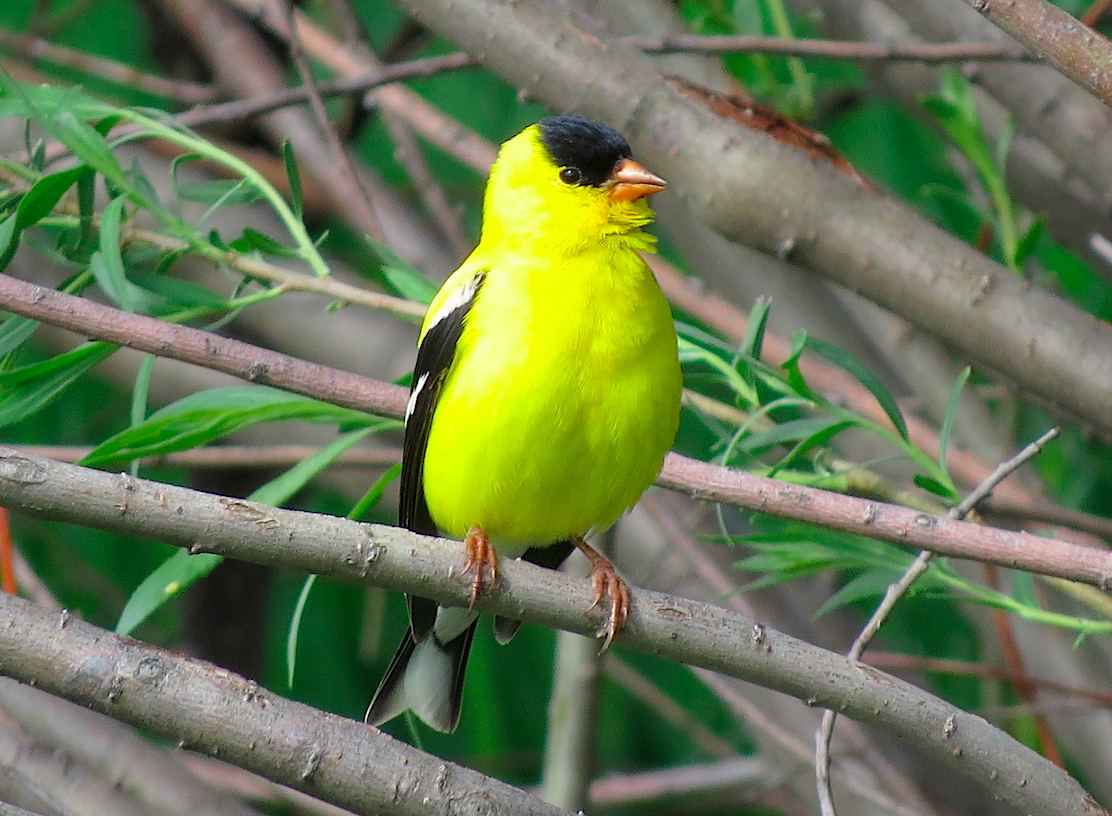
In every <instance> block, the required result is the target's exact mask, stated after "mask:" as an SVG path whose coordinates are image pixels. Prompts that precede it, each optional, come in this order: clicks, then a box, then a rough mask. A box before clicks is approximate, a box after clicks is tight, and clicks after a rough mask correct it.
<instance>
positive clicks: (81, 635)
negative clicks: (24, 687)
mask: <svg viewBox="0 0 1112 816" xmlns="http://www.w3.org/2000/svg"><path fill="white" fill-rule="evenodd" d="M0 622H2V623H0V629H2V631H0V672H2V673H3V674H6V675H8V676H9V677H14V678H16V679H17V680H22V681H23V682H25V683H34V684H35V685H36V686H38V687H39V688H41V689H43V690H45V691H49V692H51V693H53V694H57V695H59V696H61V697H65V698H66V699H68V700H73V701H74V702H76V703H80V704H81V705H85V706H88V707H89V708H92V709H95V710H96V711H100V712H102V713H104V714H108V715H109V716H111V717H114V718H116V719H118V720H122V721H124V722H127V723H131V724H132V725H135V726H137V727H139V728H142V729H144V730H146V731H149V732H151V733H153V734H157V735H159V736H161V737H164V738H165V739H167V740H169V741H171V742H174V743H177V744H178V745H181V746H182V747H188V748H190V749H193V750H195V751H200V752H203V753H208V754H212V755H214V756H219V757H221V758H222V759H224V760H227V761H229V762H233V763H235V764H236V765H239V766H241V767H244V768H248V769H250V770H252V771H255V772H257V773H260V774H262V775H264V776H266V777H268V778H270V779H273V780H274V781H276V782H281V783H283V784H286V785H289V786H291V787H294V788H298V789H300V790H303V791H306V792H308V793H311V794H313V795H314V796H317V797H319V798H321V799H326V800H328V801H331V802H333V803H335V804H337V805H340V806H341V807H346V808H349V809H352V810H355V811H357V812H359V813H391V814H398V815H399V816H404V815H406V814H408V816H432V814H439V813H446V812H482V813H489V814H491V816H495V814H501V815H502V816H511V814H512V816H517V814H534V815H535V816H559V814H561V813H562V811H560V810H559V809H557V808H554V807H552V806H550V805H546V804H544V803H543V802H541V801H540V800H539V799H537V798H535V797H533V796H531V795H529V794H527V793H525V792H524V791H522V790H519V789H517V788H514V787H512V786H510V785H507V784H504V783H502V782H498V781H497V780H494V779H490V778H488V777H485V776H483V775H482V774H480V773H478V772H477V771H473V770H471V769H470V768H464V767H462V766H459V765H455V764H452V763H449V762H445V761H444V760H442V759H438V758H437V757H434V756H430V755H429V754H426V753H424V752H422V751H418V750H417V749H415V748H411V747H410V746H408V745H406V744H405V743H402V742H399V741H397V740H395V739H393V738H392V737H390V736H388V735H386V734H384V733H382V732H381V731H379V730H378V729H375V728H368V727H367V726H365V725H363V723H360V722H356V721H354V720H349V719H347V718H344V717H340V716H338V715H336V714H326V713H323V712H321V711H318V710H317V709H314V708H311V707H310V706H307V705H304V704H302V703H297V702H294V701H292V700H287V699H285V698H283V697H279V696H277V695H275V694H271V693H270V692H269V691H266V690H265V689H261V688H260V687H259V686H258V684H257V683H254V682H252V681H250V680H247V679H246V678H244V677H241V676H239V675H237V674H233V673H232V672H229V671H227V670H225V669H221V668H219V667H217V666H213V665H212V664H210V663H205V662H203V661H200V660H195V659H191V658H186V657H180V656H178V655H174V654H171V653H169V652H164V651H162V650H161V649H155V648H153V647H151V646H147V645H145V644H142V643H139V642H137V641H134V640H131V639H130V638H121V637H117V636H116V635H113V634H112V633H111V632H106V631H104V630H103V629H99V628H97V627H95V626H93V625H92V624H89V623H86V622H84V621H82V620H80V619H78V618H74V617H73V616H72V615H70V614H69V613H67V612H62V613H61V615H60V616H59V613H58V612H57V611H55V610H50V609H46V608H44V607H41V606H37V605H35V604H33V603H31V602H30V601H25V600H23V599H22V598H16V597H13V596H11V595H7V594H4V593H0Z"/></svg>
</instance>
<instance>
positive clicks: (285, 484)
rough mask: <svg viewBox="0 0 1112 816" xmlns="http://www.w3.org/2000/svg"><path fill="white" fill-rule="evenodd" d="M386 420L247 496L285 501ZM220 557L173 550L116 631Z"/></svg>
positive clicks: (135, 597)
mask: <svg viewBox="0 0 1112 816" xmlns="http://www.w3.org/2000/svg"><path fill="white" fill-rule="evenodd" d="M387 422H388V421H387V420H382V421H381V422H380V423H379V427H378V428H367V429H366V430H363V431H358V432H356V433H353V434H349V435H347V436H345V437H343V438H341V439H337V440H335V441H334V442H333V443H332V444H331V445H328V446H327V447H325V448H323V449H322V450H320V451H317V452H316V453H314V454H313V455H312V456H309V457H308V458H306V459H304V460H302V461H301V462H298V463H297V464H296V465H294V466H293V467H292V468H290V469H289V470H287V471H286V472H285V473H283V474H282V475H280V476H279V477H278V478H276V479H273V480H271V481H269V482H267V483H266V484H264V485H263V486H261V487H260V488H258V489H257V490H255V491H254V492H253V493H252V494H251V495H250V496H248V497H247V498H248V499H250V500H251V501H257V502H261V503H262V504H270V505H281V504H284V503H285V502H286V501H287V500H289V498H290V497H291V496H293V494H294V493H296V492H297V491H298V490H300V489H301V488H303V487H304V486H305V485H306V484H307V483H308V482H309V480H310V479H312V478H313V477H314V476H316V475H317V474H318V473H320V472H321V471H322V470H324V468H326V467H328V465H330V464H331V463H332V462H333V461H335V459H336V457H337V456H339V455H340V454H341V453H343V452H344V451H346V450H347V449H348V448H350V447H351V446H352V445H354V444H355V443H356V442H358V441H359V440H361V439H364V438H366V437H367V436H368V435H370V434H371V433H373V432H374V431H375V430H379V429H381V428H383V427H386V425H387ZM222 560H223V559H222V558H221V557H220V556H216V555H189V554H188V553H187V552H186V551H184V550H182V551H181V552H177V553H174V555H172V556H171V557H170V558H169V560H167V561H166V562H165V563H164V564H162V566H160V567H159V568H158V569H156V570H155V571H154V572H152V573H151V574H150V575H148V576H147V577H146V578H145V579H144V580H143V582H142V583H141V584H140V585H139V587H138V588H137V589H136V590H135V592H133V593H132V595H131V597H130V598H129V599H128V602H127V604H126V605H125V607H124V611H123V613H122V614H121V615H120V622H119V623H118V624H117V625H116V631H117V632H120V634H127V633H128V632H130V631H131V630H132V629H134V628H135V627H136V626H138V625H139V624H140V623H142V622H143V621H145V620H146V619H147V618H148V617H150V615H151V614H153V613H154V612H155V611H156V610H157V609H159V608H160V607H161V606H162V605H163V604H164V603H166V601H168V600H170V598H172V597H174V596H175V595H177V594H179V593H180V592H183V591H184V590H185V589H187V588H188V587H189V586H191V585H192V584H193V583H194V582H196V581H197V580H198V579H200V578H203V577H204V576H205V575H208V573H210V572H211V571H212V570H213V569H214V568H215V567H216V565H217V564H219V563H220V562H221V561H222ZM124 627H126V631H125V629H124Z"/></svg>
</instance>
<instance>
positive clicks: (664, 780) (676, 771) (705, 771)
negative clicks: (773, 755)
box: [591, 751, 773, 811]
mask: <svg viewBox="0 0 1112 816" xmlns="http://www.w3.org/2000/svg"><path fill="white" fill-rule="evenodd" d="M736 753H737V752H736V751H735V752H734V754H735V755H736ZM772 775H773V772H772V769H771V768H770V767H769V762H768V760H766V759H763V758H760V757H736V756H735V757H734V758H732V759H724V760H723V761H720V762H714V763H707V764H702V765H686V766H681V767H679V768H668V769H667V770H662V771H648V772H645V773H638V774H624V775H619V774H612V775H609V776H605V777H603V778H602V779H599V780H597V781H595V782H593V783H592V784H591V804H592V805H594V806H595V807H600V808H601V807H613V806H615V805H625V806H629V805H634V804H639V805H653V804H657V805H660V806H664V804H665V801H667V802H670V803H675V802H676V801H677V797H679V796H691V795H698V796H701V797H705V796H708V795H714V794H730V796H731V798H732V799H734V800H736V797H737V796H738V795H739V794H740V795H741V796H743V797H744V800H745V801H753V800H755V799H757V798H758V797H759V796H760V795H761V794H762V793H764V792H765V791H767V790H768V788H769V786H770V785H769V778H770V777H771V776H772ZM662 800H664V801H662ZM664 809H665V810H666V811H671V810H672V808H667V807H666V808H664Z"/></svg>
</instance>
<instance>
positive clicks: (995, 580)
mask: <svg viewBox="0 0 1112 816" xmlns="http://www.w3.org/2000/svg"><path fill="white" fill-rule="evenodd" d="M981 570H982V572H983V573H984V576H985V586H987V587H989V589H993V590H996V591H997V592H1000V591H1001V589H1000V570H999V568H998V567H997V566H996V565H995V564H982V565H981ZM989 615H990V617H991V618H992V623H993V626H994V627H995V628H996V639H997V641H999V643H1000V651H1001V653H1002V654H1003V655H1004V662H1005V663H1007V664H1008V668H1010V669H1011V670H1012V671H1013V672H1015V674H1016V675H1018V676H1019V677H1021V678H1024V679H1021V680H1017V681H1016V682H1015V683H1013V684H1012V685H1013V686H1014V687H1015V692H1016V695H1017V696H1018V697H1019V699H1020V700H1021V701H1022V702H1023V703H1024V704H1025V705H1028V706H1030V707H1031V709H1032V711H1033V712H1034V713H1033V714H1032V718H1033V720H1034V726H1035V733H1036V735H1037V736H1038V740H1039V742H1038V744H1039V746H1040V747H1041V749H1042V755H1043V756H1045V757H1046V758H1047V759H1049V760H1050V761H1051V762H1053V763H1054V764H1055V765H1057V766H1058V767H1059V768H1064V767H1066V765H1065V763H1064V762H1063V761H1062V752H1061V750H1059V748H1058V741H1057V740H1056V739H1055V738H1054V731H1053V730H1052V729H1051V728H1050V723H1049V722H1048V721H1047V719H1046V715H1045V714H1044V713H1043V712H1042V711H1039V710H1038V706H1039V691H1038V689H1037V688H1035V686H1034V685H1033V684H1032V683H1031V682H1030V681H1028V680H1027V679H1026V677H1027V663H1026V661H1025V660H1024V659H1023V652H1022V650H1020V648H1019V642H1018V640H1017V639H1016V636H1015V630H1014V629H1013V628H1012V622H1011V617H1010V616H1009V615H1008V613H1007V612H1005V611H1004V610H1003V609H1000V608H999V607H993V608H992V609H990V610H989Z"/></svg>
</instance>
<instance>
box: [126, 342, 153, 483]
mask: <svg viewBox="0 0 1112 816" xmlns="http://www.w3.org/2000/svg"><path fill="white" fill-rule="evenodd" d="M154 361H155V356H154V355H153V354H144V355H143V362H141V363H140V364H139V371H138V372H136V374H135V385H134V386H133V387H132V389H131V427H133V428H134V427H136V426H137V425H141V424H142V423H143V420H144V419H145V418H146V416H147V394H148V393H149V391H150V387H151V374H152V373H153V372H154ZM128 472H129V473H131V475H132V476H138V475H139V460H138V459H132V460H131V465H130V467H129V470H128Z"/></svg>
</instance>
